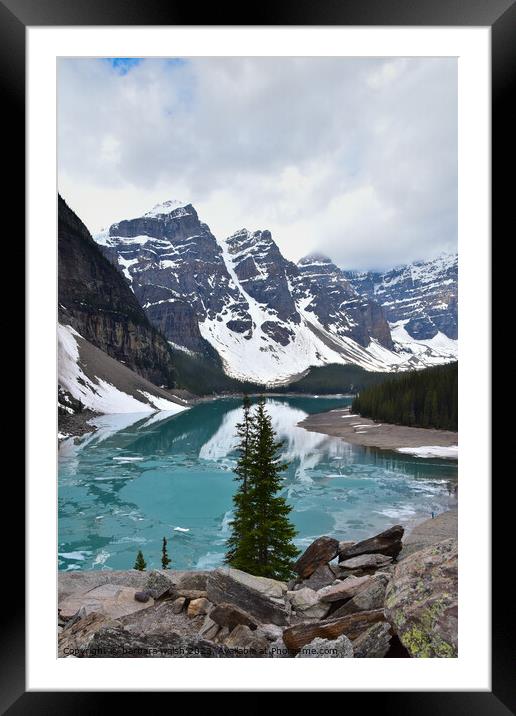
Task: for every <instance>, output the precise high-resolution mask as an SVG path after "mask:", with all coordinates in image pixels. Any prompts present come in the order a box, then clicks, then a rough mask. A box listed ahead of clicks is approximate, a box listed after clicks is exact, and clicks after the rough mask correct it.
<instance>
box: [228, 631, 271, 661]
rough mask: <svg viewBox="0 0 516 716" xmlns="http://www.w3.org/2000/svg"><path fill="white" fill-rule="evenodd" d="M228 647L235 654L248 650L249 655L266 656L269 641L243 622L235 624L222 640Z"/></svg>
mask: <svg viewBox="0 0 516 716" xmlns="http://www.w3.org/2000/svg"><path fill="white" fill-rule="evenodd" d="M224 644H225V646H227V647H228V648H229V649H235V650H236V652H237V654H238V653H241V652H242V651H246V650H247V651H249V652H251V653H250V656H267V654H268V652H269V642H268V641H267V639H266V638H265V637H264V636H261V635H259V634H256V632H253V631H252V630H251V629H250V628H249V627H248V626H245V624H239V625H238V626H236V627H235V628H234V629H233V630H232V631H231V633H230V635H229V636H228V638H227V639H226V640H225V642H224Z"/></svg>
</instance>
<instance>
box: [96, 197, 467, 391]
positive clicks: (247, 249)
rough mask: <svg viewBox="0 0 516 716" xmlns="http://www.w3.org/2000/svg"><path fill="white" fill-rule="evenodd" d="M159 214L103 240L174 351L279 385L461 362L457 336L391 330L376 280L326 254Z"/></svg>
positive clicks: (170, 206) (176, 210) (186, 206)
mask: <svg viewBox="0 0 516 716" xmlns="http://www.w3.org/2000/svg"><path fill="white" fill-rule="evenodd" d="M157 207H158V208H156V207H154V208H153V209H151V210H150V211H149V212H147V213H145V214H143V215H142V216H141V217H136V218H134V219H129V220H122V221H119V222H116V223H115V224H112V225H111V226H110V227H109V229H108V230H107V231H104V232H102V233H101V234H100V235H98V236H97V237H95V238H96V240H97V241H98V243H99V244H100V245H101V248H102V250H103V252H104V253H105V255H106V256H107V257H108V258H109V259H110V260H111V261H112V262H113V263H114V264H115V265H116V266H117V267H118V269H119V270H120V271H122V273H123V274H124V276H125V278H126V281H127V282H128V284H129V285H130V287H131V289H132V291H133V293H134V295H135V297H136V298H137V300H138V302H139V303H140V304H141V305H142V307H143V309H144V310H145V312H146V314H147V316H148V318H149V320H150V321H151V323H152V324H153V325H154V326H156V327H157V328H158V329H159V330H160V331H161V333H162V334H163V335H165V336H166V338H167V340H168V341H169V342H170V343H171V345H172V346H174V347H176V348H179V349H182V350H186V351H191V352H192V353H195V354H197V355H201V356H204V357H207V358H209V359H210V360H213V361H216V360H217V357H218V358H219V360H220V362H221V364H222V365H223V367H224V370H225V372H226V374H227V375H228V376H231V377H232V378H235V379H237V380H246V381H253V382H255V383H261V384H264V385H267V386H274V385H282V384H285V383H286V382H291V381H292V379H293V377H295V376H299V375H302V374H303V373H304V372H305V371H306V370H307V369H309V368H310V367H312V366H318V365H319V366H321V365H329V364H355V365H359V366H362V367H364V368H366V369H367V370H378V371H386V372H390V371H397V370H407V369H410V368H418V367H425V366H427V365H434V364H438V363H442V362H447V361H450V360H455V359H456V346H455V345H454V343H453V339H452V342H448V343H445V344H442V342H441V343H439V341H437V344H438V345H437V344H436V345H433V344H428V342H424V343H421V342H419V341H418V339H417V338H418V337H417V336H411V335H410V334H408V333H407V332H406V331H405V332H403V327H404V325H405V324H398V325H397V326H395V327H394V328H395V329H396V328H398V329H401V330H398V332H397V333H396V331H395V330H394V331H393V323H396V322H395V321H388V320H387V315H386V314H387V313H389V310H386V308H385V307H384V306H383V305H382V302H381V300H380V301H379V300H377V298H376V294H375V293H374V290H373V291H371V289H370V287H369V286H368V285H367V281H365V280H364V278H361V280H359V277H358V275H357V274H356V272H355V273H354V274H353V275H349V274H350V272H345V271H343V270H342V269H340V268H339V267H338V266H336V265H335V264H334V263H333V262H332V261H331V259H329V258H328V257H326V256H323V255H321V254H315V255H312V256H309V257H304V259H301V260H300V261H299V262H298V263H297V264H296V263H294V262H292V261H289V260H287V259H285V258H284V257H283V255H282V253H281V251H280V249H279V247H278V245H277V243H276V242H275V240H274V239H273V237H272V235H271V232H270V231H268V230H257V231H250V230H248V229H240V230H239V231H237V232H235V233H233V234H232V235H231V236H229V237H227V238H224V239H217V238H216V237H215V236H214V235H213V234H212V232H211V231H210V229H209V226H208V225H207V224H205V223H203V222H201V220H200V219H199V216H198V214H197V212H196V210H195V208H194V207H193V205H192V204H191V203H182V202H176V201H173V200H168V201H166V202H162V203H161V204H158V205H157ZM351 273H353V272H351ZM371 280H372V279H371ZM371 280H370V282H371ZM373 287H374V283H373ZM381 298H382V297H381ZM399 320H406V322H407V323H408V321H409V319H408V318H407V319H405V318H403V319H398V321H399ZM421 320H422V319H421V317H420V323H421ZM411 327H412V325H411ZM437 334H438V332H437V333H434V335H433V336H432V338H435V336H436V335H437ZM407 336H408V337H407ZM422 340H426V339H425V338H422ZM434 342H435V341H434Z"/></svg>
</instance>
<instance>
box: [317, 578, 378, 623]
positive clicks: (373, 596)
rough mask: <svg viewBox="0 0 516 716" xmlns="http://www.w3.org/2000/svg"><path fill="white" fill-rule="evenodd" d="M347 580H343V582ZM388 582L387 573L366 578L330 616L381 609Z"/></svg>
mask: <svg viewBox="0 0 516 716" xmlns="http://www.w3.org/2000/svg"><path fill="white" fill-rule="evenodd" d="M346 581H347V580H345V581H344V584H345V583H346ZM388 583H389V575H388V574H383V573H380V574H376V575H375V576H374V577H371V578H367V582H366V583H365V584H363V585H362V587H361V588H360V589H359V590H358V591H357V592H356V594H355V595H354V596H353V598H352V599H350V600H349V601H347V602H346V603H345V604H343V605H342V606H340V607H339V608H338V609H337V610H336V611H334V612H332V615H331V616H332V618H334V619H335V618H336V617H343V616H346V615H347V614H354V613H355V612H368V611H372V610H374V609H381V608H382V607H383V605H384V601H385V591H386V589H387V584H388Z"/></svg>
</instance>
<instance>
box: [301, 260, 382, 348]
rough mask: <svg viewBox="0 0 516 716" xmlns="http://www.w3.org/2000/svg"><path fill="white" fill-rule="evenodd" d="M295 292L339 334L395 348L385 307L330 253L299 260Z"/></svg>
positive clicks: (306, 306)
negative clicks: (359, 290)
mask: <svg viewBox="0 0 516 716" xmlns="http://www.w3.org/2000/svg"><path fill="white" fill-rule="evenodd" d="M298 271H299V273H298V279H297V281H296V282H295V290H294V293H295V296H296V298H297V300H298V301H299V302H300V303H302V305H303V306H304V308H305V310H306V311H307V312H310V313H313V314H314V315H315V316H316V317H317V320H318V321H319V323H321V324H322V325H323V326H324V327H325V328H326V329H327V330H329V331H331V332H332V333H334V334H335V335H338V336H341V337H343V338H344V337H346V338H352V339H353V340H354V341H356V342H357V343H359V344H360V345H361V346H364V347H367V346H368V345H369V344H370V342H371V339H372V338H376V340H377V341H378V342H379V343H380V344H381V345H382V346H385V347H386V348H389V349H392V347H393V344H392V340H391V334H390V330H389V326H388V324H387V321H386V320H385V316H384V314H383V310H382V308H381V307H380V306H379V305H378V303H376V302H375V301H374V300H371V299H369V298H368V297H366V296H363V295H360V294H359V293H357V291H355V289H354V288H353V286H352V285H351V284H350V282H349V281H348V280H347V279H346V278H345V277H344V275H343V273H342V271H341V269H339V268H338V267H337V266H336V265H335V264H334V263H333V262H332V261H331V259H329V258H328V257H327V256H322V255H321V254H312V255H310V256H306V257H305V258H303V259H301V260H300V261H299V263H298Z"/></svg>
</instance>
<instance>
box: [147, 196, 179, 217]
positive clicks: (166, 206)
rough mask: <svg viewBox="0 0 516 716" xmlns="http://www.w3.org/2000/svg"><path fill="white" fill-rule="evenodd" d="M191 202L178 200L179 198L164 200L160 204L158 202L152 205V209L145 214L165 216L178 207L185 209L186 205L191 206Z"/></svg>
mask: <svg viewBox="0 0 516 716" xmlns="http://www.w3.org/2000/svg"><path fill="white" fill-rule="evenodd" d="M189 204H190V202H188V201H186V202H185V201H178V200H177V199H167V200H166V201H162V202H161V203H159V204H156V205H155V206H153V207H152V209H151V210H150V211H147V212H146V213H145V214H144V216H148V217H158V216H165V215H167V214H171V213H172V212H173V211H175V210H176V209H184V208H185V207H186V206H189Z"/></svg>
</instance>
